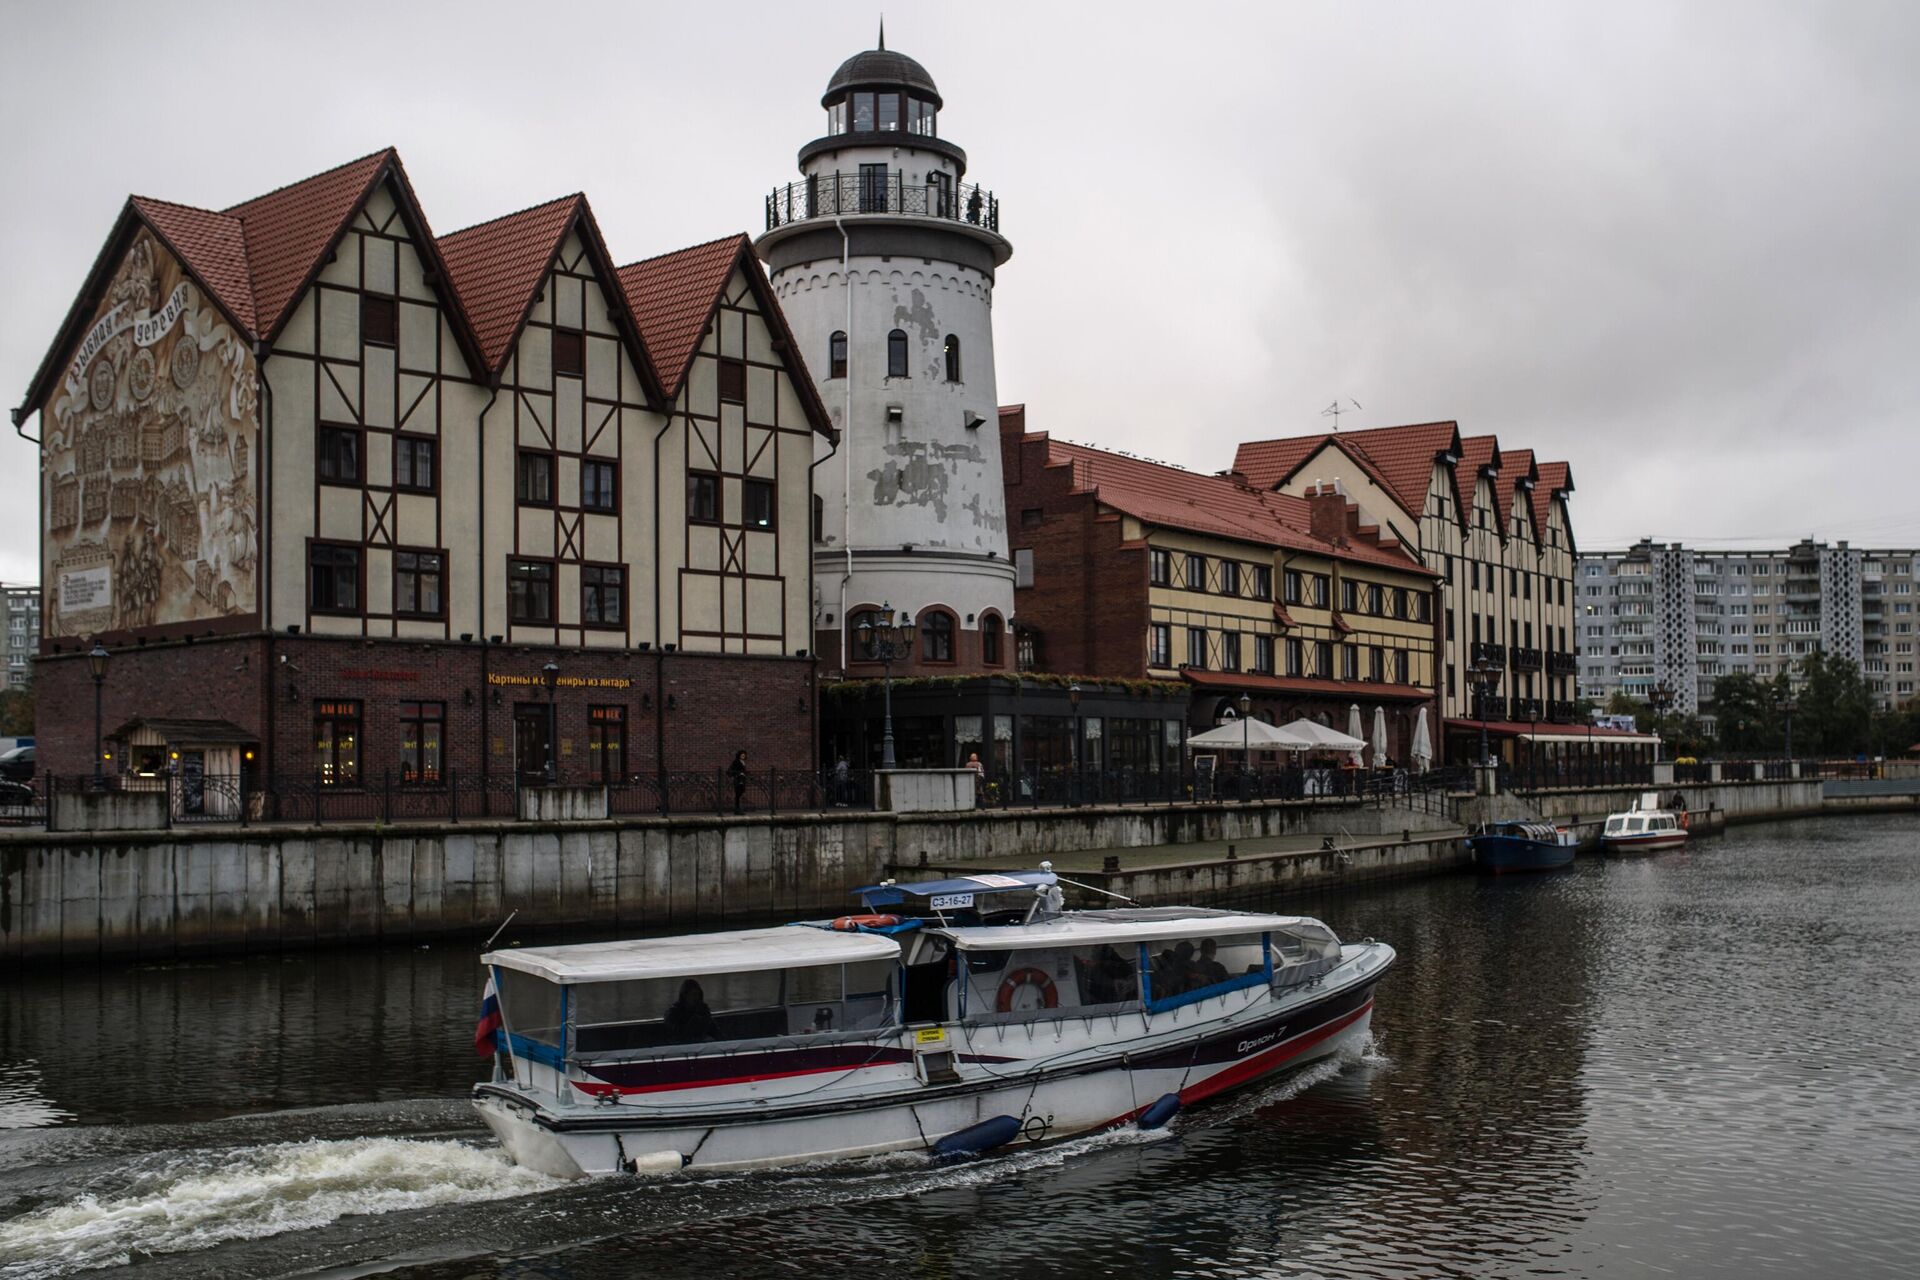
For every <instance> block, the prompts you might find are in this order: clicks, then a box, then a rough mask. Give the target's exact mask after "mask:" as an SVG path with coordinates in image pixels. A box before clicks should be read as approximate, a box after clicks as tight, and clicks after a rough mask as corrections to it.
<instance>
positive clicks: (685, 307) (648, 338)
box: [620, 235, 812, 399]
mask: <svg viewBox="0 0 1920 1280" xmlns="http://www.w3.org/2000/svg"><path fill="white" fill-rule="evenodd" d="M751 252H752V249H751V246H750V245H749V243H748V240H747V237H746V236H744V235H731V236H722V237H721V238H720V239H718V240H709V241H708V242H707V243H705V244H697V245H694V246H692V247H691V248H687V249H680V250H677V251H676V252H673V253H663V254H661V255H660V256H659V257H657V258H648V259H646V260H645V261H642V262H635V263H632V264H630V265H628V266H624V267H622V268H620V288H621V290H622V291H623V292H624V293H625V294H626V295H627V305H628V306H629V307H631V308H632V309H633V318H634V320H635V321H636V322H637V323H638V324H639V326H640V336H641V338H642V339H643V340H644V341H645V342H646V344H647V350H648V351H649V352H651V353H652V355H653V361H654V367H655V368H656V369H658V370H659V372H660V382H661V385H662V386H663V387H664V388H665V390H666V393H667V396H668V398H669V399H671V398H672V397H674V396H676V395H678V394H680V384H681V382H682V381H684V380H685V378H686V376H687V370H688V369H690V368H692V367H693V355H694V352H695V351H697V350H698V349H699V347H700V339H701V338H703V337H705V336H706V333H707V325H708V323H709V322H710V321H711V320H712V319H713V309H714V307H715V306H716V305H718V303H719V301H720V291H721V290H722V289H724V288H726V285H727V281H728V280H729V279H730V278H732V276H733V269H734V268H735V267H736V266H738V265H739V264H740V260H741V255H742V254H743V253H751ZM756 269H757V268H756ZM802 381H805V382H806V383H807V384H808V385H809V386H811V385H812V379H802Z"/></svg>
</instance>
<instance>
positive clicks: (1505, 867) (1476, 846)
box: [1467, 836, 1574, 875]
mask: <svg viewBox="0 0 1920 1280" xmlns="http://www.w3.org/2000/svg"><path fill="white" fill-rule="evenodd" d="M1467 847H1468V848H1470V849H1472V850H1473V861H1474V865H1475V866H1477V867H1479V868H1480V869H1481V870H1482V871H1486V872H1490V873H1492V874H1494V875H1499V874H1501V873H1502V872H1507V871H1552V870H1554V869H1555V868H1557V867H1565V866H1570V865H1571V864H1572V862H1573V855H1574V846H1572V845H1570V844H1550V843H1548V842H1547V841H1545V840H1527V839H1524V838H1522V837H1519V836H1470V837H1468V839H1467Z"/></svg>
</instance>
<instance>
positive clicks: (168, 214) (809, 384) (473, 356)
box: [15, 147, 833, 436]
mask: <svg viewBox="0 0 1920 1280" xmlns="http://www.w3.org/2000/svg"><path fill="white" fill-rule="evenodd" d="M388 179H390V180H391V181H392V182H393V184H394V186H395V188H396V195H397V198H398V199H399V201H400V205H401V209H402V211H403V213H404V214H405V216H406V218H407V220H408V224H409V228H410V230H412V231H413V232H414V233H416V234H417V236H418V237H419V239H420V245H419V248H420V253H421V256H422V258H423V259H424V260H425V264H426V267H427V271H428V273H429V278H430V279H434V280H437V281H438V282H439V283H438V284H437V285H436V288H438V289H440V290H442V302H443V303H444V304H445V307H446V310H447V313H448V316H449V319H450V320H451V321H452V322H453V324H454V329H455V332H456V335H457V336H458V338H459V341H460V343H461V348H462V350H463V351H464V352H465V353H466V354H467V356H468V359H469V360H470V361H471V362H473V363H474V364H475V365H476V366H478V370H479V371H484V372H486V373H495V372H497V371H498V370H499V368H500V367H501V366H502V364H503V363H504V361H505V359H506V356H507V354H508V352H510V351H511V349H512V345H513V341H514V338H515V337H516V336H517V334H518V333H519V330H520V327H521V326H522V325H523V324H524V323H525V320H526V315H527V313H528V311H529V309H530V307H531V304H532V299H533V296H534V294H535V293H536V292H537V291H538V289H539V286H540V283H541V282H542V281H543V280H544V279H545V276H546V273H547V270H548V268H549V267H550V266H551V264H552V263H553V260H554V255H555V251H556V250H557V248H558V246H559V244H560V241H561V237H562V236H563V235H564V234H565V233H566V231H567V230H568V228H570V227H574V226H577V227H578V228H579V230H580V234H581V237H582V239H583V240H584V241H585V242H586V244H587V247H588V250H589V252H590V254H591V255H592V256H593V258H594V259H595V261H596V269H597V270H599V271H600V272H601V273H602V275H603V276H604V277H605V278H606V279H607V280H608V281H609V288H610V289H612V288H613V287H614V283H613V282H614V281H616V280H617V282H618V292H617V294H615V295H614V296H612V297H610V298H609V303H610V305H611V306H612V309H613V310H614V311H616V312H617V313H619V319H620V323H621V326H622V328H623V331H624V332H626V333H627V335H628V337H629V339H630V340H631V342H632V346H633V350H634V355H635V358H636V361H637V362H638V364H639V366H640V373H641V377H642V378H643V379H644V380H645V381H646V383H647V386H648V390H649V393H650V394H652V393H655V392H657V391H658V382H659V381H660V379H659V378H657V377H656V371H661V370H664V371H668V372H669V373H670V375H671V378H672V381H673V386H674V388H675V389H676V390H677V389H678V386H679V383H680V381H681V380H682V379H683V378H684V377H685V375H686V370H687V368H688V367H689V366H690V365H691V363H692V359H693V354H694V351H695V350H696V349H697V348H698V346H699V343H700V339H701V337H702V335H703V334H704V333H705V332H706V327H707V325H708V323H709V322H710V320H711V318H712V315H713V309H714V307H715V306H716V305H717V304H718V302H719V298H720V293H721V290H722V288H723V287H724V286H725V284H726V281H727V279H728V277H729V275H730V274H731V272H732V270H733V268H734V266H735V265H736V264H738V263H741V262H742V261H743V260H744V261H745V262H747V263H752V257H751V252H752V251H751V246H750V243H749V241H748V240H747V237H746V236H744V235H732V236H727V237H724V238H722V239H720V240H715V241H711V242H709V243H707V244H704V245H696V246H694V247H693V248H691V249H685V250H681V251H680V252H678V253H672V254H666V255H664V256H662V257H659V258H652V259H649V260H647V261H645V262H637V263H634V264H633V265H632V266H629V267H625V268H620V269H618V270H616V269H615V267H614V265H613V260H612V258H611V256H610V255H609V254H608V253H607V249H606V244H605V241H604V240H603V239H602V238H601V236H600V230H599V227H598V225H597V224H596V223H595V221H594V218H593V211H592V209H591V208H589V207H588V206H587V203H586V198H585V197H584V196H581V195H578V194H576V195H571V196H566V197H563V198H561V199H559V200H554V201H550V202H548V203H547V204H544V205H539V206H536V207H534V208H532V209H526V210H522V211H521V212H519V213H516V214H509V215H507V216H506V217H504V218H496V219H494V220H493V221H491V222H486V223H482V224H480V225H478V226H473V227H468V228H466V229H464V230H462V231H457V232H454V233H452V234H451V235H448V236H445V237H442V238H440V239H438V240H436V239H435V238H434V237H433V232H432V230H431V228H430V227H429V226H428V225H427V220H426V216H425V214H424V213H423V212H422V211H421V209H420V206H419V202H418V200H416V199H415V198H414V194H413V188H412V186H411V184H410V183H409V182H408V181H407V175H406V170H405V169H404V168H403V167H402V166H401V164H400V157H399V155H398V154H397V153H396V152H395V151H394V150H393V149H392V148H391V147H388V148H385V149H382V150H380V151H376V152H374V153H373V154H372V155H368V156H362V157H361V158H360V159H358V160H354V161H350V162H349V163H347V164H344V165H340V166H338V167H337V168H333V169H329V170H327V171H326V172H325V173H320V174H316V175H314V176H313V177H311V178H307V179H305V180H303V181H300V182H296V183H293V184H291V185H289V186H285V187H281V188H280V189H279V190H277V191H271V192H268V193H267V194H266V195H263V196H259V197H257V198H255V199H252V200H248V201H245V202H243V203H241V204H237V205H234V206H233V207H232V208H230V209H226V210H223V211H219V212H216V211H214V210H210V209H200V208H195V207H193V206H191V205H182V204H175V203H172V202H170V201H164V200H152V199H148V198H146V197H134V198H133V199H131V200H129V201H128V203H127V206H126V208H125V209H123V210H122V212H121V216H120V219H119V221H117V222H116V223H115V224H114V230H113V232H112V234H111V235H110V236H109V237H108V239H107V242H106V244H105V245H103V246H102V248H101V251H100V255H99V257H98V258H96V259H95V261H94V265H93V268H92V270H91V271H90V272H89V273H88V277H87V282H86V283H85V284H84V285H83V286H82V287H81V290H80V292H79V294H78V296H77V297H76V298H75V299H74V303H73V306H72V308H71V309H70V310H69V312H68V314H67V318H66V320H65V321H63V322H62V326H61V330H60V333H59V335H58V337H56V339H55V340H54V343H53V345H52V347H51V348H50V349H49V350H48V352H47V354H46V356H45V357H44V359H43V360H42V362H41V365H40V368H39V370H38V372H36V373H35V375H34V379H33V383H32V385H31V386H30V387H29V388H28V391H27V395H26V398H25V400H24V401H23V402H22V404H21V405H20V407H19V408H18V409H17V410H16V411H15V420H16V421H23V420H24V419H25V417H26V416H27V415H28V414H30V413H32V412H34V411H35V410H37V409H39V408H40V407H41V405H42V404H43V403H44V402H45V400H46V397H47V395H48V393H49V392H50V390H51V388H52V387H53V385H54V382H55V379H56V378H57V376H58V362H59V360H60V358H61V356H63V355H64V354H65V353H66V351H67V350H68V348H69V347H70V346H71V345H72V343H73V342H74V341H75V339H76V337H77V334H78V330H79V327H80V326H81V325H82V324H84V323H85V321H86V318H87V317H88V316H89V315H90V314H92V311H93V309H94V308H95V306H97V305H98V302H99V294H98V290H99V289H100V288H101V287H102V285H101V282H102V281H104V280H105V279H107V278H108V275H109V273H110V272H111V271H112V269H113V267H114V265H115V261H116V258H117V255H119V254H120V253H123V252H124V251H125V246H126V243H127V240H128V238H129V237H131V236H132V234H133V233H134V230H135V228H136V227H137V225H138V224H139V223H142V222H144V223H145V224H146V225H148V226H150V227H152V228H153V230H154V232H155V233H156V234H158V235H159V236H160V238H161V239H162V240H164V241H165V242H166V243H167V245H168V246H169V247H170V248H171V249H172V250H173V251H174V252H175V253H176V254H177V255H178V257H179V258H180V260H181V261H182V263H183V264H185V266H186V268H187V270H188V271H189V272H191V273H192V274H193V275H194V277H195V278H196V279H197V280H198V281H199V282H200V284H201V286H202V287H203V288H204V289H205V290H206V291H207V293H208V294H209V295H211V297H212V298H213V299H214V301H215V302H217V303H218V304H219V305H220V306H221V307H223V308H224V309H225V310H226V311H227V312H228V313H229V314H230V315H231V317H232V318H233V320H234V321H235V323H236V324H237V325H238V326H239V327H240V328H241V329H242V330H244V331H245V332H246V334H247V336H248V337H249V338H251V339H253V340H255V341H272V340H273V339H274V338H276V337H277V336H278V334H279V331H280V329H281V328H282V327H283V326H284V325H285V323H286V320H287V317H288V316H289V315H290V314H291V313H292V310H293V308H294V307H295V306H296V305H297V304H298V303H299V301H300V298H301V296H302V295H303V294H304V293H305V291H306V289H307V288H308V286H309V285H310V283H311V282H312V280H313V278H314V277H315V276H316V275H317V274H318V273H319V271H320V269H321V268H322V267H323V266H324V265H325V262H326V258H327V255H328V253H329V252H331V250H332V249H333V247H334V246H335V245H336V244H338V243H339V240H340V237H341V236H342V235H343V234H344V233H345V231H346V229H347V225H348V223H349V221H350V220H351V219H352V217H353V216H354V214H355V213H356V212H358V211H359V209H360V208H361V206H362V205H363V204H364V203H365V201H366V200H367V198H368V197H369V196H370V195H371V194H372V193H373V191H374V190H375V188H376V185H377V184H378V183H380V182H381V181H383V180H388ZM743 255H744V259H743ZM749 280H750V281H751V283H752V285H753V288H754V289H755V290H756V295H757V296H758V298H759V300H760V303H761V306H762V309H763V311H764V312H765V314H766V316H767V321H768V324H769V325H770V326H771V327H772V328H773V330H774V333H775V346H776V348H778V349H780V350H781V351H782V352H783V353H784V354H785V356H786V358H787V359H788V361H790V362H791V364H792V368H793V379H794V383H795V386H796V389H797V390H798V391H799V393H800V396H801V399H802V400H803V401H805V402H806V404H807V407H808V417H809V419H810V420H811V422H812V424H813V426H814V428H815V429H816V430H818V431H821V432H823V433H826V434H827V435H829V436H831V435H832V434H833V426H832V419H831V417H830V415H829V414H828V413H827V410H826V406H825V405H824V404H822V403H821V401H820V397H819V393H818V390H817V389H816V388H815V387H814V385H813V379H812V378H811V377H810V376H809V375H808V374H807V372H806V361H805V359H804V358H803V357H802V355H801V353H800V351H799V349H798V347H797V345H796V344H795V343H794V341H793V334H792V331H791V330H790V329H789V328H788V327H787V323H786V318H785V317H784V316H783V315H782V314H781V312H780V307H779V304H778V302H777V301H776V300H775V299H774V298H773V296H772V291H771V289H770V288H769V287H768V286H767V283H766V277H765V275H764V274H762V273H761V272H760V271H759V269H758V267H757V266H755V267H754V268H753V269H752V270H751V271H750V272H749Z"/></svg>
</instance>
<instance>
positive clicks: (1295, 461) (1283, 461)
mask: <svg viewBox="0 0 1920 1280" xmlns="http://www.w3.org/2000/svg"><path fill="white" fill-rule="evenodd" d="M1330 439H1332V433H1331V432H1326V431H1323V432H1321V433H1320V434H1318V435H1311V436H1290V437H1288V438H1286V439H1284V440H1248V441H1245V442H1244V443H1242V444H1241V446H1240V447H1239V448H1238V449H1236V450H1234V453H1233V469H1234V470H1235V471H1238V472H1239V473H1240V474H1241V475H1243V476H1245V477H1246V478H1247V483H1248V484H1250V485H1252V486H1253V487H1254V488H1256V489H1271V488H1273V487H1274V486H1275V485H1277V484H1280V483H1281V482H1282V481H1284V480H1285V479H1286V478H1287V477H1288V476H1290V475H1292V474H1293V473H1294V470H1295V469H1296V468H1297V467H1299V465H1300V464H1301V463H1303V462H1305V461H1306V460H1307V459H1308V458H1310V457H1312V456H1313V453H1314V451H1315V450H1316V449H1318V448H1319V447H1320V446H1321V445H1323V444H1325V443H1326V442H1327V441H1328V440H1330Z"/></svg>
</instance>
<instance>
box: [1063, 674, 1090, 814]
mask: <svg viewBox="0 0 1920 1280" xmlns="http://www.w3.org/2000/svg"><path fill="white" fill-rule="evenodd" d="M1067 701H1069V702H1071V703H1072V704H1073V799H1072V803H1073V804H1076V805H1077V804H1079V803H1080V801H1081V798H1082V797H1083V796H1084V795H1085V794H1086V791H1087V751H1086V739H1085V738H1083V737H1082V736H1081V733H1080V685H1079V683H1078V682H1077V681H1076V682H1075V683H1073V684H1070V685H1068V686H1067Z"/></svg>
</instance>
